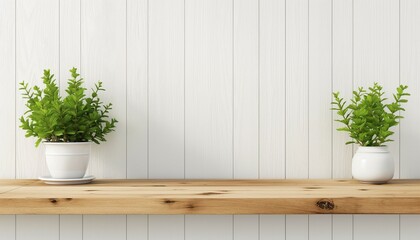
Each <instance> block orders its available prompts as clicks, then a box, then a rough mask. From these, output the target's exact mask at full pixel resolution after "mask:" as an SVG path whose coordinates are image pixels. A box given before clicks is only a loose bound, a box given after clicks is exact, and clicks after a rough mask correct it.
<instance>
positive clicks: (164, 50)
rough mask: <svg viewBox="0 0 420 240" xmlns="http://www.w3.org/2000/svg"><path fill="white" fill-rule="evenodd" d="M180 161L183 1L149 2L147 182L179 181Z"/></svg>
mask: <svg viewBox="0 0 420 240" xmlns="http://www.w3.org/2000/svg"><path fill="white" fill-rule="evenodd" d="M184 159H185V158H184V0H175V1H174V0H156V1H151V2H149V178H183V177H184V169H185V166H184ZM162 166H165V167H162Z"/></svg>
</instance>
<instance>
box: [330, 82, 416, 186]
mask: <svg viewBox="0 0 420 240" xmlns="http://www.w3.org/2000/svg"><path fill="white" fill-rule="evenodd" d="M406 89H407V86H403V85H400V86H399V87H398V88H397V92H396V93H395V94H393V101H392V102H391V103H386V101H387V98H385V97H384V94H385V93H384V92H383V91H382V87H381V86H380V85H379V84H378V83H375V84H374V85H373V86H372V87H370V88H369V89H368V90H365V89H364V88H362V87H360V88H359V89H358V90H357V91H353V97H352V99H351V100H350V103H348V104H347V102H346V101H345V100H343V98H341V97H340V94H339V92H335V93H333V97H334V101H333V102H332V104H333V108H332V109H333V110H336V111H337V115H338V116H339V119H337V120H336V121H338V122H340V123H342V124H343V125H344V127H341V128H338V129H337V130H338V131H344V132H347V133H348V134H349V136H350V138H351V139H352V140H351V141H349V142H347V143H346V144H352V143H356V144H358V145H359V148H358V149H357V152H356V154H355V155H354V156H353V161H352V175H353V177H354V178H355V179H358V180H360V181H363V182H369V183H386V182H387V181H389V180H391V179H392V177H393V176H394V161H393V158H392V155H391V154H390V152H389V150H388V148H387V146H386V145H385V144H386V143H387V142H390V141H393V140H392V139H391V136H392V134H394V132H393V131H391V128H392V127H395V126H397V125H398V124H399V120H400V119H401V118H403V117H402V116H401V115H399V111H404V108H402V104H404V103H406V102H407V99H406V98H405V97H406V96H409V95H410V94H408V93H406Z"/></svg>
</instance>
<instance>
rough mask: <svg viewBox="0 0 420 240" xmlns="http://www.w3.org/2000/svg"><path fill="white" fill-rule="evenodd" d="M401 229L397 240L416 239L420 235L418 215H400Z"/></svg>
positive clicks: (419, 218)
mask: <svg viewBox="0 0 420 240" xmlns="http://www.w3.org/2000/svg"><path fill="white" fill-rule="evenodd" d="M400 224H401V229H400V239H399V240H417V239H418V238H419V236H420V228H419V226H420V216H419V215H418V214H415V215H401V223H400Z"/></svg>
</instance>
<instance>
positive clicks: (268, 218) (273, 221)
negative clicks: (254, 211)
mask: <svg viewBox="0 0 420 240" xmlns="http://www.w3.org/2000/svg"><path fill="white" fill-rule="evenodd" d="M285 226H286V219H285V215H261V217H260V238H259V239H260V240H285V239H286V229H285Z"/></svg>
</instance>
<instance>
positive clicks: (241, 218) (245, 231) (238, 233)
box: [233, 215, 260, 240]
mask: <svg viewBox="0 0 420 240" xmlns="http://www.w3.org/2000/svg"><path fill="white" fill-rule="evenodd" d="M258 221H259V217H258V215H234V216H233V224H234V225H233V236H234V238H233V239H235V240H256V239H259V226H260V225H259V222H258Z"/></svg>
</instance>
